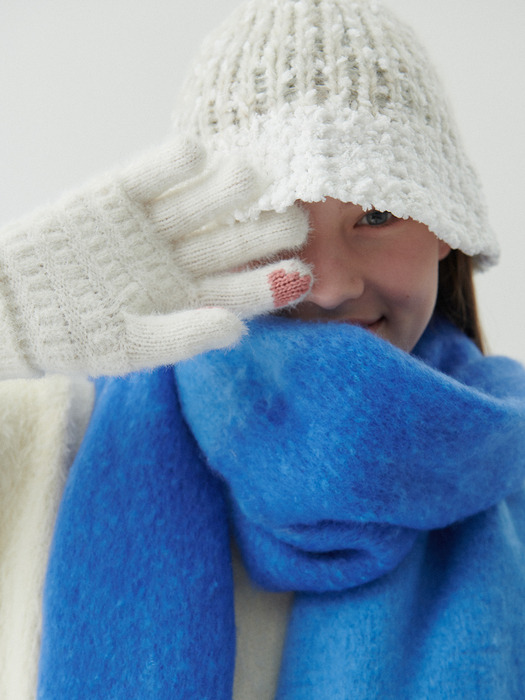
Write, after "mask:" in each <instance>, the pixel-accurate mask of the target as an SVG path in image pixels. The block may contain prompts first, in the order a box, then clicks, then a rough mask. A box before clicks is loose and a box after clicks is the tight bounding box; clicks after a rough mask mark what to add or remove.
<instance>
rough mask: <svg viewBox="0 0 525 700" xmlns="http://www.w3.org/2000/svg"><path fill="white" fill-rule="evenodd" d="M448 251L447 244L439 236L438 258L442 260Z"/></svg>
mask: <svg viewBox="0 0 525 700" xmlns="http://www.w3.org/2000/svg"><path fill="white" fill-rule="evenodd" d="M449 253H450V246H449V244H448V243H445V241H442V240H441V238H438V260H440V261H441V260H444V259H445V258H446V257H447V255H448V254H449Z"/></svg>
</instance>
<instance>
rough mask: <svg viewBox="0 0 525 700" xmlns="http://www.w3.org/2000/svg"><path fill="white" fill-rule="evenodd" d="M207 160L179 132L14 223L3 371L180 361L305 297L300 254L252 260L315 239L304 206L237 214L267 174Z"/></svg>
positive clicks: (94, 370) (3, 254)
mask: <svg viewBox="0 0 525 700" xmlns="http://www.w3.org/2000/svg"><path fill="white" fill-rule="evenodd" d="M205 164H206V159H205V156H204V152H203V151H202V149H201V148H200V146H197V145H196V144H195V143H189V142H188V143H187V142H184V141H182V140H180V139H177V140H175V141H174V142H173V143H170V144H167V145H164V146H162V147H161V148H159V149H155V150H154V151H152V152H151V153H149V154H147V155H145V156H144V157H142V158H141V159H140V160H138V161H137V162H135V163H133V164H131V165H130V166H128V167H127V169H124V170H122V171H120V172H116V173H113V174H110V175H107V176H105V177H102V178H100V179H99V180H97V181H96V182H94V183H92V184H91V185H88V186H87V187H85V188H83V189H80V190H78V191H76V192H73V193H72V194H69V195H67V196H65V197H64V198H63V200H62V201H60V202H58V203H57V204H55V205H54V206H51V207H49V208H47V209H44V210H43V211H39V212H36V213H35V214H33V215H32V216H30V217H29V218H27V219H24V220H22V221H17V222H15V223H13V224H12V225H8V226H7V227H6V228H4V229H3V230H2V232H1V233H0V331H1V333H2V343H3V345H2V351H3V356H2V361H1V362H0V378H8V377H10V376H19V377H20V376H35V375H38V373H39V372H41V371H43V370H45V371H58V372H87V373H89V374H91V375H100V374H123V373H126V372H129V371H131V370H134V369H140V368H143V367H154V366H157V365H162V364H169V363H172V362H176V361H178V360H181V359H184V358H187V357H191V356H192V355H194V354H196V353H199V352H203V351H205V350H209V349H211V348H217V347H224V346H228V345H231V344H232V343H234V342H235V341H236V340H238V338H239V337H240V336H241V335H242V334H243V333H244V331H245V327H244V324H243V323H242V322H241V318H246V317H250V316H253V315H256V314H259V313H264V312H265V311H268V310H273V309H275V308H277V307H281V306H286V305H287V304H289V303H291V302H294V301H298V300H300V299H301V298H303V297H304V295H305V294H306V293H307V292H308V291H309V288H310V284H311V275H310V271H309V269H308V267H307V266H306V265H304V264H302V263H301V262H299V261H296V260H285V261H281V262H277V263H272V264H269V265H267V266H262V265H261V266H260V267H259V268H258V269H251V270H243V269H242V268H243V266H244V265H246V263H248V262H249V261H250V260H252V259H254V258H259V259H260V258H265V257H268V256H271V255H273V254H275V253H276V252H278V251H280V250H281V249H283V248H285V249H287V250H293V249H296V248H297V247H298V246H300V245H301V244H302V243H304V241H305V239H306V235H307V229H308V227H307V220H306V215H305V214H304V212H302V211H300V210H299V208H298V207H295V208H292V209H290V210H289V211H287V212H286V213H284V214H282V215H280V214H276V213H275V212H269V213H266V214H264V215H262V216H261V217H259V219H258V220H257V221H253V220H250V221H246V222H239V221H235V220H232V217H231V215H230V212H231V210H232V209H233V208H235V207H238V206H241V205H242V204H243V203H244V202H245V201H247V200H248V201H249V199H250V197H252V198H253V197H254V196H255V195H256V194H258V192H259V187H260V186H259V184H258V178H257V176H256V175H255V174H254V173H253V171H252V170H251V169H249V168H247V167H246V166H245V165H242V164H240V163H239V162H237V161H236V160H234V161H232V160H231V159H228V162H227V163H225V164H223V165H222V166H221V167H219V168H217V169H214V168H208V169H207V168H205ZM240 268H241V269H240ZM234 270H237V271H234Z"/></svg>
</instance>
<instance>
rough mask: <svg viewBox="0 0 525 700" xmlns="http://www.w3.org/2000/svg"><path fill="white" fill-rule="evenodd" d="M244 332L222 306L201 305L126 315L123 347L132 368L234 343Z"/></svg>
mask: <svg viewBox="0 0 525 700" xmlns="http://www.w3.org/2000/svg"><path fill="white" fill-rule="evenodd" d="M244 333H246V326H245V325H244V324H243V323H242V321H241V320H240V319H239V317H238V316H237V315H236V314H234V313H232V312H230V311H227V310H226V309H220V308H203V309H195V310H191V311H179V312H176V313H172V314H166V315H155V316H135V315H132V314H127V315H126V339H125V343H126V349H127V354H128V358H129V361H130V365H131V367H132V369H134V370H138V369H146V368H153V367H159V366H162V365H171V364H173V363H175V362H180V361H181V360H187V359H189V358H190V357H193V356H194V355H198V354H199V353H201V352H207V351H208V350H215V349H218V348H226V347H229V346H231V345H234V344H235V343H236V342H237V341H238V340H239V339H240V338H241V337H242V336H243V335H244Z"/></svg>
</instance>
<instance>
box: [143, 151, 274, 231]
mask: <svg viewBox="0 0 525 700" xmlns="http://www.w3.org/2000/svg"><path fill="white" fill-rule="evenodd" d="M260 189H261V185H260V183H259V181H258V178H257V177H256V175H255V173H254V171H253V170H252V169H251V168H248V167H247V166H246V165H244V164H242V163H238V162H229V163H226V164H225V165H223V166H221V167H220V168H218V169H213V170H210V171H209V172H208V173H207V174H206V176H205V177H202V178H199V179H198V180H196V181H195V182H194V183H192V186H191V187H188V188H185V189H182V190H178V191H176V192H172V193H170V194H169V195H168V196H166V197H163V198H162V199H158V200H156V201H155V202H153V203H152V205H151V208H150V214H151V218H152V220H153V222H154V224H155V226H156V228H157V231H158V232H159V234H160V235H161V236H162V237H164V238H165V239H172V238H173V237H174V236H176V237H177V238H181V237H183V236H186V235H187V234H189V233H192V232H194V231H197V230H198V229H200V228H202V227H203V226H204V225H206V224H210V223H214V222H216V221H217V219H220V218H221V217H224V216H225V215H226V214H229V213H231V212H232V211H233V210H235V209H236V208H237V207H239V206H243V205H245V204H246V203H247V202H250V201H252V200H253V199H254V198H255V196H256V195H257V194H259V193H260Z"/></svg>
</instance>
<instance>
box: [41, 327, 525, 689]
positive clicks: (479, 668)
mask: <svg viewBox="0 0 525 700" xmlns="http://www.w3.org/2000/svg"><path fill="white" fill-rule="evenodd" d="M415 355H417V357H416V356H409V355H407V354H406V353H403V352H402V351H400V350H397V349H396V348H394V347H392V346H391V345H390V344H388V343H386V342H384V341H382V340H379V339H378V338H376V337H375V336H373V335H372V334H370V333H368V332H366V331H364V330H362V329H359V328H355V327H349V326H346V325H342V324H337V325H333V324H319V325H317V324H302V323H298V322H296V321H293V322H292V321H287V320H285V319H278V318H269V319H263V320H259V321H255V322H253V323H252V325H251V332H250V335H249V336H248V337H247V338H246V339H245V340H244V341H243V342H242V343H241V344H240V345H239V346H238V347H237V348H236V349H235V350H232V351H227V352H224V351H217V352H211V353H207V354H206V355H202V356H200V357H198V358H195V359H194V360H192V361H188V362H186V363H182V364H180V365H179V366H178V367H177V368H176V370H175V376H174V374H173V370H171V369H163V370H159V371H157V372H154V373H149V374H148V373H144V374H138V375H132V376H130V377H127V378H124V379H111V380H105V381H101V382H99V384H98V387H97V401H96V406H95V411H94V415H93V418H92V421H91V424H90V427H89V430H88V433H87V435H86V438H85V440H84V442H83V445H82V447H81V449H80V452H79V454H78V456H77V459H76V461H75V464H74V465H73V468H72V471H71V474H70V477H69V480H68V483H67V485H66V490H65V494H64V498H63V502H62V505H61V508H60V512H59V517H58V520H57V526H56V533H55V538H54V542H53V548H52V552H51V557H50V563H49V570H48V575H47V580H46V586H45V595H44V614H45V617H44V631H43V640H42V651H41V664H40V680H39V693H38V697H39V698H45V699H46V700H47V699H53V700H56V699H59V698H60V699H61V698H68V699H76V698H85V697H89V698H100V699H102V698H104V700H106V698H119V699H120V698H122V699H124V698H126V700H127V699H128V698H130V697H133V698H141V699H142V698H144V699H146V698H188V699H189V698H192V699H196V698H199V699H200V698H210V699H212V698H213V700H222V699H227V698H231V692H232V690H231V687H232V678H233V662H234V658H235V627H234V619H233V594H232V574H231V561H230V553H229V533H230V529H231V530H233V533H234V535H235V538H236V540H237V542H238V544H239V547H240V549H241V552H242V556H243V559H244V562H245V565H246V567H247V569H248V571H249V572H250V575H251V576H252V578H253V579H254V581H256V582H257V583H259V584H260V585H261V586H264V587H265V588H269V589H271V590H293V591H296V592H297V593H296V596H295V603H294V608H293V612H292V618H291V621H290V625H289V629H288V635H287V640H286V645H285V650H284V656H283V663H282V669H281V677H280V684H279V690H278V694H277V697H279V698H287V699H290V700H292V699H294V700H297V699H301V700H302V699H304V700H306V699H307V698H308V699H310V698H311V699H312V700H314V699H315V700H323V699H325V698H326V699H327V700H328V699H329V700H333V699H334V698H352V699H357V700H368V699H370V698H376V697H377V698H379V697H380V698H396V699H397V698H411V699H412V698H413V699H416V698H418V699H419V698H457V697H464V698H472V699H474V698H476V699H479V698H481V699H487V700H489V699H490V700H493V699H494V698H498V700H499V699H501V700H503V699H505V698H509V699H511V698H512V699H517V698H521V697H523V696H525V671H523V670H522V668H523V664H522V662H521V659H522V658H524V655H525V610H524V607H525V606H524V603H523V601H524V600H525V559H524V549H523V543H524V542H525V499H524V495H523V488H522V487H523V482H524V478H525V372H524V371H523V369H522V368H521V367H520V366H519V365H518V364H517V363H514V362H512V361H511V360H507V359H505V358H495V357H482V356H481V354H480V353H479V351H478V350H477V349H476V348H475V346H474V345H473V344H472V343H471V342H470V341H468V340H467V339H466V338H465V337H464V336H463V335H462V334H461V333H459V332H458V331H457V330H455V329H454V328H452V327H451V326H449V325H448V324H445V323H443V322H441V321H435V322H433V323H432V324H431V326H430V327H429V328H428V329H427V331H426V333H425V335H424V337H423V339H422V340H421V341H420V343H419V345H418V347H417V348H416V351H415ZM175 378H176V381H175ZM179 400H180V405H179ZM181 408H182V413H181ZM182 415H183V416H184V419H183V417H182ZM188 426H189V429H188Z"/></svg>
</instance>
